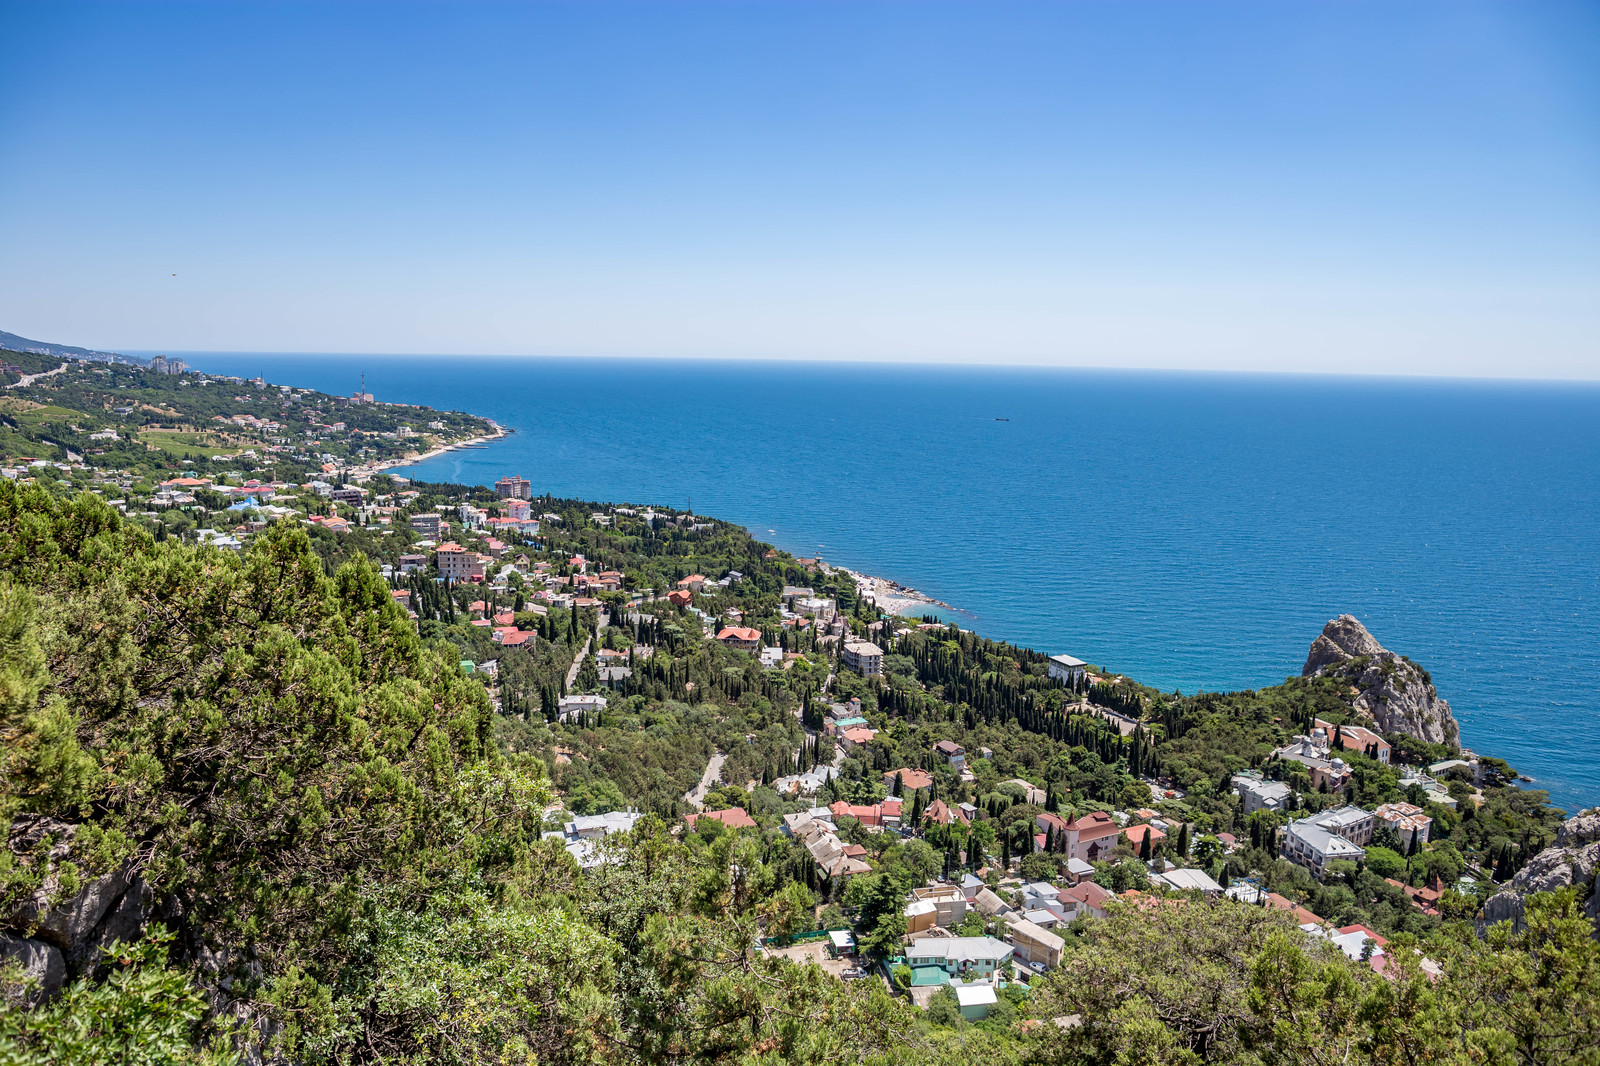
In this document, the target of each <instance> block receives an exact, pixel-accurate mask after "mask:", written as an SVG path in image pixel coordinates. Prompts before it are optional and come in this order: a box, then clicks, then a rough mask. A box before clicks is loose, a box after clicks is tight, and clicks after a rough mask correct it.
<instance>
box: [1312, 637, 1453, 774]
mask: <svg viewBox="0 0 1600 1066" xmlns="http://www.w3.org/2000/svg"><path fill="white" fill-rule="evenodd" d="M1300 676H1302V677H1338V678H1342V679H1344V680H1346V681H1348V682H1349V683H1350V685H1351V686H1352V688H1353V689H1354V690H1355V693H1354V695H1353V696H1352V697H1351V699H1350V705H1351V707H1353V708H1354V709H1355V710H1356V711H1357V712H1358V713H1362V714H1366V715H1368V716H1370V717H1371V718H1372V719H1373V721H1374V722H1376V723H1377V726H1378V730H1379V731H1380V732H1383V733H1404V734H1406V735H1407V736H1412V737H1416V738H1417V739H1419V740H1426V741H1428V742H1429V743H1430V744H1451V745H1455V744H1458V743H1460V735H1461V734H1460V730H1459V728H1458V727H1457V726H1456V720H1455V716H1454V715H1452V714H1451V713H1450V704H1449V702H1447V701H1446V700H1442V699H1440V698H1439V693H1438V690H1436V689H1435V688H1434V687H1433V678H1432V677H1431V676H1430V675H1429V674H1428V671H1426V670H1424V669H1423V668H1422V667H1420V666H1418V665H1417V664H1416V663H1414V662H1412V661H1411V660H1410V659H1407V658H1406V657H1405V656H1403V655H1397V654H1395V653H1394V652H1392V651H1389V650H1388V649H1386V648H1385V647H1384V646H1383V645H1382V644H1379V643H1378V640H1377V638H1376V637H1374V636H1373V635H1372V634H1371V633H1369V632H1367V627H1366V626H1364V625H1362V624H1361V623H1360V622H1359V621H1358V620H1357V619H1356V618H1355V616H1354V615H1348V614H1341V615H1340V616H1339V617H1338V618H1335V619H1333V620H1331V621H1330V622H1329V623H1328V624H1327V625H1325V626H1323V627H1322V633H1321V635H1320V636H1318V637H1317V639H1316V640H1314V641H1313V642H1312V643H1311V652H1310V654H1309V655H1307V656H1306V664H1305V666H1304V667H1303V668H1302V669H1301V671H1300Z"/></svg>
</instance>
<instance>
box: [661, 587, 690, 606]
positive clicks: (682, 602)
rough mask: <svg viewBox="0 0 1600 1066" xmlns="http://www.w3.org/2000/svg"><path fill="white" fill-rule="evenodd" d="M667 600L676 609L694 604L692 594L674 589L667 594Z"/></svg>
mask: <svg viewBox="0 0 1600 1066" xmlns="http://www.w3.org/2000/svg"><path fill="white" fill-rule="evenodd" d="M667 600H668V601H669V602H670V603H672V604H673V605H674V606H677V607H687V606H689V604H691V603H693V602H694V594H693V593H691V592H689V591H688V590H686V589H674V590H672V591H671V592H669V593H667Z"/></svg>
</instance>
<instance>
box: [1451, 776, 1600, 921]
mask: <svg viewBox="0 0 1600 1066" xmlns="http://www.w3.org/2000/svg"><path fill="white" fill-rule="evenodd" d="M1570 885H1580V886H1592V888H1593V891H1592V893H1591V895H1590V896H1589V902H1588V905H1587V907H1588V913H1589V918H1590V920H1591V921H1594V922H1596V923H1597V924H1596V935H1597V936H1600V807H1594V808H1591V809H1589V810H1587V811H1580V812H1579V813H1577V814H1575V815H1573V816H1572V817H1571V818H1568V819H1567V820H1566V821H1565V822H1562V823H1561V829H1560V830H1559V831H1558V832H1557V833H1556V842H1555V843H1554V844H1553V845H1551V846H1550V847H1548V848H1545V849H1544V850H1543V851H1541V852H1539V854H1537V855H1535V856H1534V857H1533V858H1532V859H1530V860H1528V865H1526V866H1524V867H1523V868H1522V869H1520V870H1518V871H1517V876H1515V877H1513V878H1512V879H1511V881H1510V882H1509V883H1508V884H1507V885H1506V886H1505V887H1503V888H1502V889H1501V890H1500V891H1499V892H1496V893H1495V894H1494V895H1493V896H1490V897H1489V899H1488V900H1487V901H1486V902H1485V903H1484V905H1483V918H1482V920H1481V921H1480V922H1479V927H1480V928H1482V927H1484V926H1489V925H1493V924H1494V923H1496V922H1504V921H1508V920H1509V921H1512V922H1517V923H1519V924H1520V923H1521V921H1522V909H1523V905H1524V900H1525V899H1526V898H1527V897H1528V896H1529V895H1532V894H1533V893H1535V892H1555V891H1557V890H1559V889H1563V888H1567V887H1568V886H1570Z"/></svg>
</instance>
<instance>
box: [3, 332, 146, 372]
mask: <svg viewBox="0 0 1600 1066" xmlns="http://www.w3.org/2000/svg"><path fill="white" fill-rule="evenodd" d="M0 348H10V349H11V350H12V351H17V352H26V351H34V352H38V353H39V354H41V355H59V356H65V357H68V358H72V359H93V360H95V361H96V362H101V363H129V364H132V365H133V366H147V365H148V363H147V362H146V360H143V359H135V358H134V357H133V356H131V355H123V354H121V353H120V352H97V351H94V350H93V349H90V348H77V347H74V346H73V345H70V344H51V343H49V342H48V341H34V340H29V339H28V338H27V337H19V336H17V335H16V334H15V333H7V332H6V331H5V330H3V329H0Z"/></svg>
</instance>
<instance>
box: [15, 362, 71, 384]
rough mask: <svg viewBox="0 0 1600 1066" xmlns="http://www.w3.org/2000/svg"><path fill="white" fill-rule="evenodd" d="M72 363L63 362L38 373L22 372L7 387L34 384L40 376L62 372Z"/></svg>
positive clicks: (49, 375) (44, 376)
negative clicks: (51, 368) (52, 368)
mask: <svg viewBox="0 0 1600 1066" xmlns="http://www.w3.org/2000/svg"><path fill="white" fill-rule="evenodd" d="M70 365H71V364H70V363H62V364H61V365H60V366H58V367H56V368H55V369H54V370H41V371H39V373H37V374H22V375H20V376H19V377H18V379H17V380H16V381H14V382H12V383H11V384H9V385H7V386H6V388H8V389H20V388H22V387H23V386H25V385H32V384H33V383H34V382H35V381H38V380H39V379H40V378H47V377H51V376H52V375H55V374H59V373H61V372H62V371H63V370H65V369H66V368H67V367H68V366H70Z"/></svg>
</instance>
